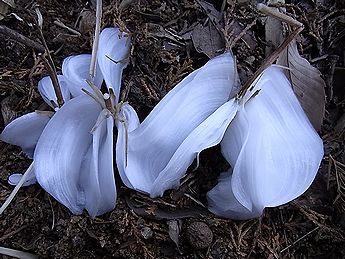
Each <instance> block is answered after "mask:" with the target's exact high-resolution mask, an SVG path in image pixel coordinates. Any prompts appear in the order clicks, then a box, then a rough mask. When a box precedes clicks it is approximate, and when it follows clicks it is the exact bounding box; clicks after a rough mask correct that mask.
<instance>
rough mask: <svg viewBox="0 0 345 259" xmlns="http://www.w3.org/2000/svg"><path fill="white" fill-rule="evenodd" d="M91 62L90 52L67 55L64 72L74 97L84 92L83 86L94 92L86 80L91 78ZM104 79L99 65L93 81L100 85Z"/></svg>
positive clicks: (63, 66)
mask: <svg viewBox="0 0 345 259" xmlns="http://www.w3.org/2000/svg"><path fill="white" fill-rule="evenodd" d="M90 62H91V55H90V54H80V55H76V56H70V57H67V58H65V59H64V61H63V63H62V74H63V76H64V78H65V81H66V83H67V86H68V88H69V90H70V92H71V93H72V96H73V97H76V96H78V95H80V94H82V93H83V91H82V90H81V89H82V88H84V89H86V90H88V91H89V92H92V89H91V88H90V86H89V85H88V83H87V82H86V80H91V78H90V75H89V68H90ZM102 81H103V76H102V73H101V72H100V71H99V67H97V68H96V76H95V78H94V81H93V82H94V84H95V85H96V86H97V87H100V86H101V84H102Z"/></svg>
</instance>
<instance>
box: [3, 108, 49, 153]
mask: <svg viewBox="0 0 345 259" xmlns="http://www.w3.org/2000/svg"><path fill="white" fill-rule="evenodd" d="M52 114H53V113H50V112H31V113H28V114H25V115H23V116H21V117H19V118H17V119H15V120H13V121H12V122H10V123H9V124H8V125H7V126H6V127H5V129H4V130H3V132H2V133H1V134H0V140H2V141H5V142H7V143H9V144H12V145H16V146H20V147H21V149H22V150H23V152H24V153H25V154H26V155H27V156H28V157H29V158H32V157H33V154H34V150H35V147H36V144H37V141H38V139H39V137H40V136H41V134H42V132H43V129H44V128H45V126H46V125H47V123H48V121H49V119H50V117H51V116H52Z"/></svg>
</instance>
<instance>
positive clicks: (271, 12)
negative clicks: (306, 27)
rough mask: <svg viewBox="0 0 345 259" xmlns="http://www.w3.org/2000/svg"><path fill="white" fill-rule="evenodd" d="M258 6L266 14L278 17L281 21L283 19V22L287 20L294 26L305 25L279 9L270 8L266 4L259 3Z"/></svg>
mask: <svg viewBox="0 0 345 259" xmlns="http://www.w3.org/2000/svg"><path fill="white" fill-rule="evenodd" d="M256 8H257V9H258V10H259V11H260V12H262V13H264V14H266V15H269V16H271V17H273V18H276V19H278V20H279V21H282V22H286V23H287V24H289V25H291V26H293V27H303V24H302V23H301V22H299V21H297V20H295V19H294V18H292V17H290V16H288V15H286V14H283V13H281V12H279V11H277V10H276V9H273V8H270V7H268V6H266V5H264V4H258V5H257V6H256Z"/></svg>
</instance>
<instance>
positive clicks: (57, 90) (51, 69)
mask: <svg viewBox="0 0 345 259" xmlns="http://www.w3.org/2000/svg"><path fill="white" fill-rule="evenodd" d="M35 12H36V14H37V23H38V31H39V33H40V38H41V41H42V44H43V47H44V49H45V55H46V57H47V58H45V57H43V56H41V57H42V60H43V62H44V63H45V66H46V68H47V70H48V73H49V76H50V78H51V80H52V84H53V87H54V92H55V95H56V99H57V105H58V106H59V107H61V106H62V105H63V104H64V100H63V96H62V93H61V89H60V85H59V80H58V78H57V73H56V68H55V65H54V62H53V59H52V57H51V55H50V51H49V48H48V45H47V42H46V40H45V38H44V35H43V17H42V14H41V12H40V10H39V8H38V6H37V5H36V6H35Z"/></svg>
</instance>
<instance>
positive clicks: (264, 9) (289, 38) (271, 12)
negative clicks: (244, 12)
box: [238, 4, 304, 97]
mask: <svg viewBox="0 0 345 259" xmlns="http://www.w3.org/2000/svg"><path fill="white" fill-rule="evenodd" d="M257 8H258V9H259V10H260V11H261V12H263V13H265V14H267V15H271V16H273V17H274V18H277V19H279V20H281V21H285V22H286V23H288V24H290V25H292V26H293V27H296V28H295V29H294V30H293V31H292V32H291V33H290V34H289V35H288V36H287V37H286V38H285V40H284V41H283V42H282V43H281V44H280V45H279V47H278V48H277V49H276V50H275V51H273V53H272V54H271V55H270V56H268V57H267V58H266V59H265V60H264V62H263V63H262V65H261V66H260V67H259V69H258V70H256V72H255V73H254V75H253V76H252V77H251V78H250V79H249V80H248V81H247V82H246V83H245V84H244V85H243V86H242V88H241V90H240V92H239V94H238V96H239V97H242V96H243V95H244V94H245V93H246V91H247V89H248V88H249V87H250V86H251V85H252V83H253V82H254V81H255V80H256V79H257V78H258V77H259V76H260V75H261V73H262V72H263V71H264V70H265V69H266V68H267V67H268V66H270V65H271V64H272V63H273V62H274V61H276V60H277V58H278V57H279V55H280V53H281V52H282V51H283V50H284V49H285V48H286V47H287V46H288V45H289V43H290V42H292V41H293V40H294V39H295V38H296V37H297V36H298V35H299V33H300V32H301V31H302V30H303V28H304V27H303V24H302V23H300V22H299V21H296V20H294V19H293V18H291V17H290V16H288V15H285V14H282V13H280V12H278V11H276V10H272V8H270V7H268V6H265V5H264V4H258V5H257Z"/></svg>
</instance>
